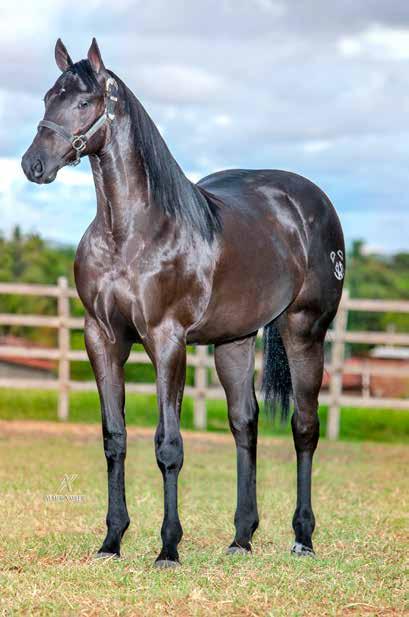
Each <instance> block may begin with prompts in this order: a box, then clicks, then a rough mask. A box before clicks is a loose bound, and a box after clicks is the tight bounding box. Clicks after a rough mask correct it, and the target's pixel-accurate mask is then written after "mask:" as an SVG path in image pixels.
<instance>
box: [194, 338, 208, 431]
mask: <svg viewBox="0 0 409 617" xmlns="http://www.w3.org/2000/svg"><path fill="white" fill-rule="evenodd" d="M196 357H197V365H196V368H195V390H196V392H195V395H194V410H193V425H194V427H195V428H197V429H200V430H202V431H204V430H206V428H207V414H206V387H207V345H198V346H197V347H196Z"/></svg>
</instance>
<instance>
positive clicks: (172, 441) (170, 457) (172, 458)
mask: <svg viewBox="0 0 409 617" xmlns="http://www.w3.org/2000/svg"><path fill="white" fill-rule="evenodd" d="M155 449H156V460H157V463H158V466H159V469H160V470H161V472H162V473H167V472H170V471H180V469H181V468H182V465H183V441H182V436H181V435H180V434H178V435H175V436H173V437H171V438H169V437H162V438H158V437H156V438H155Z"/></svg>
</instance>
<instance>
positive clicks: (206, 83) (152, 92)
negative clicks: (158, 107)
mask: <svg viewBox="0 0 409 617" xmlns="http://www.w3.org/2000/svg"><path fill="white" fill-rule="evenodd" d="M138 82H139V83H140V85H141V87H143V88H144V92H145V94H146V95H147V96H148V97H150V98H154V99H157V100H158V99H159V100H160V101H165V102H173V103H184V104H186V103H192V102H195V103H197V102H201V101H206V100H208V99H209V98H210V97H213V96H218V94H219V93H220V89H223V87H224V84H223V81H222V80H221V79H220V77H219V76H218V75H215V74H213V73H210V72H209V71H206V70H205V69H204V68H201V67H197V66H189V65H187V64H186V65H182V64H163V65H158V64H157V65H149V66H142V67H141V68H140V70H139V71H138Z"/></svg>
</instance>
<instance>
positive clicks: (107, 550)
mask: <svg viewBox="0 0 409 617" xmlns="http://www.w3.org/2000/svg"><path fill="white" fill-rule="evenodd" d="M116 337H117V338H116V341H115V343H110V342H109V341H108V340H107V339H106V336H105V333H104V332H102V331H101V328H100V327H99V325H98V324H97V322H96V321H95V320H94V319H93V318H91V317H90V316H87V317H86V319H85V343H86V348H87V352H88V356H89V359H90V362H91V365H92V368H93V370H94V374H95V379H96V382H97V386H98V392H99V397H100V402H101V415H102V432H103V439H104V451H105V457H106V461H107V468H108V514H107V517H106V523H107V528H108V529H107V535H106V538H105V540H104V541H103V543H102V546H101V548H100V549H99V551H98V553H97V555H96V556H97V557H109V556H112V555H117V556H119V555H120V544H121V539H122V536H123V535H124V533H125V531H126V529H127V528H128V526H129V523H130V520H129V516H128V510H127V507H126V499H125V471H124V463H125V456H126V429H125V417H124V405H125V391H124V374H123V367H124V364H125V362H126V360H127V359H128V356H129V352H130V350H131V346H132V341H131V340H128V339H127V337H126V336H125V334H124V333H123V332H121V329H120V328H118V331H117V332H116Z"/></svg>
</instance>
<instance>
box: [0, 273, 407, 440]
mask: <svg viewBox="0 0 409 617" xmlns="http://www.w3.org/2000/svg"><path fill="white" fill-rule="evenodd" d="M0 294H17V295H34V296H48V297H53V298H56V299H57V309H58V311H57V315H55V316H44V315H22V314H18V315H17V314H4V313H3V314H0V326H12V325H15V326H29V327H46V328H56V329H57V330H58V347H57V348H52V349H51V348H33V347H14V346H10V345H8V346H6V345H1V346H0V357H14V358H16V357H23V358H41V359H50V360H56V361H58V378H56V379H51V378H49V379H42V380H41V381H39V380H37V379H18V378H0V388H1V387H7V388H17V389H29V388H33V389H39V388H40V389H43V390H47V389H49V390H57V391H58V417H59V419H60V420H67V419H68V416H69V394H70V392H75V391H80V390H82V391H84V390H86V391H89V390H96V385H95V383H94V381H92V382H84V381H72V380H71V379H70V363H71V362H73V361H88V356H87V354H86V352H85V351H77V350H72V349H71V348H70V330H81V329H83V327H84V320H83V318H75V317H72V316H71V313H70V299H72V298H78V296H77V292H76V291H75V290H74V289H70V288H69V287H68V282H67V279H66V278H65V277H61V278H59V279H58V285H56V286H49V285H26V284H14V283H0ZM350 311H369V312H371V311H374V312H386V311H388V312H394V313H409V301H400V300H357V299H352V298H349V295H348V292H347V291H346V292H344V295H343V297H342V301H341V305H340V308H339V310H338V314H337V317H336V319H335V320H334V324H333V327H332V329H331V330H330V331H329V332H328V337H327V340H328V341H329V342H330V343H331V354H330V364H329V365H326V367H325V368H326V370H327V372H328V373H329V375H330V385H329V391H328V393H323V394H322V395H321V396H320V403H321V404H327V405H328V406H329V416H328V425H327V436H328V437H329V438H330V439H337V438H338V435H339V426H340V413H341V407H342V406H355V407H367V408H375V407H384V408H387V407H388V408H395V409H409V399H397V398H380V397H371V396H369V393H368V392H366V393H364V394H363V395H362V396H356V395H354V396H350V395H346V394H344V393H343V391H342V377H343V373H344V371H345V369H344V353H345V343H367V344H368V343H369V344H376V345H379V344H384V345H409V334H401V333H391V332H357V331H348V330H347V324H348V313H349V312H350ZM128 362H132V363H138V364H149V363H150V360H149V358H148V356H147V355H146V354H145V353H144V352H132V353H131V355H130V357H129V360H128ZM187 365H188V366H193V367H194V369H195V381H194V386H186V388H185V394H186V395H187V396H190V397H192V398H193V401H194V425H195V427H196V428H198V429H205V428H206V423H207V419H206V400H209V399H224V392H223V389H222V388H221V387H220V385H213V384H212V383H209V380H208V376H209V373H211V371H209V369H213V366H214V364H213V357H212V355H211V354H210V353H209V351H208V349H207V347H205V346H199V347H197V348H196V351H195V353H188V355H187ZM261 369H262V356H261V352H258V353H257V355H256V370H258V371H260V370H261ZM350 373H355V374H361V375H364V376H366V379H364V380H363V381H364V382H365V381H366V382H367V380H368V378H369V377H370V375H382V376H385V375H391V376H394V377H397V376H399V377H409V368H407V367H376V366H372V365H371V364H367V363H365V361H362V363H357V364H355V365H354V366H353V367H348V374H350ZM126 389H127V392H136V393H139V394H156V386H155V384H153V383H127V386H126Z"/></svg>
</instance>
